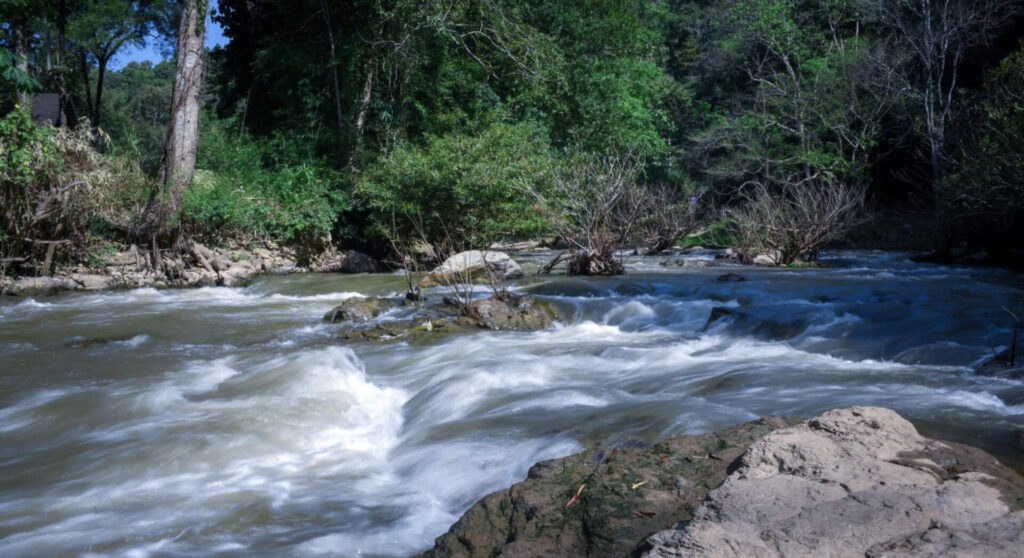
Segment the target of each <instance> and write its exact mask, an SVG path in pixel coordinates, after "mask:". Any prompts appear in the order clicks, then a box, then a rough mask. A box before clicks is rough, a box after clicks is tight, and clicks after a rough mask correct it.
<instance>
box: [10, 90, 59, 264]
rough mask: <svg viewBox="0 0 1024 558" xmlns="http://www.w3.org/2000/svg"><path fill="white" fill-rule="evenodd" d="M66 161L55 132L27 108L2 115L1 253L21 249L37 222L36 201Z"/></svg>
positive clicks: (51, 183) (44, 192) (43, 194)
mask: <svg viewBox="0 0 1024 558" xmlns="http://www.w3.org/2000/svg"><path fill="white" fill-rule="evenodd" d="M63 164H64V162H63V159H62V158H61V156H60V154H59V153H58V150H57V147H56V145H55V144H54V141H53V137H52V134H50V132H49V130H47V129H46V128H44V127H42V126H37V125H36V124H35V123H33V122H32V120H31V118H30V117H29V115H28V113H27V112H26V111H22V110H15V111H14V112H11V113H10V114H8V115H7V116H6V117H4V118H3V119H0V231H3V233H4V234H3V239H2V246H0V253H18V252H20V245H21V243H22V242H23V240H24V237H25V235H26V233H28V232H29V231H30V230H31V229H32V228H33V227H34V226H35V225H36V224H37V221H38V219H37V218H36V212H37V204H38V203H39V202H40V201H41V200H42V199H43V198H44V197H45V196H46V194H47V193H49V191H50V187H51V186H52V185H53V183H54V181H55V180H56V177H57V175H58V173H59V172H60V170H61V169H62V168H63Z"/></svg>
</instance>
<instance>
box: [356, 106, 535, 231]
mask: <svg viewBox="0 0 1024 558" xmlns="http://www.w3.org/2000/svg"><path fill="white" fill-rule="evenodd" d="M554 167H555V159H554V158H553V156H552V154H551V152H550V148H549V146H548V142H547V139H546V134H545V133H544V131H543V130H542V129H540V128H539V127H538V126H535V125H532V124H530V123H521V124H508V123H504V122H496V123H492V124H491V125H489V126H488V127H486V128H485V129H484V130H483V131H482V132H480V133H479V134H477V135H468V134H448V135H444V136H431V137H428V138H427V140H426V142H425V144H424V145H422V146H421V145H415V144H412V143H401V144H399V145H398V147H397V148H396V149H395V150H394V151H393V152H391V153H390V154H389V155H387V156H385V157H383V158H381V159H380V160H378V161H377V162H376V163H375V164H374V165H372V166H371V167H370V168H369V169H368V170H367V172H366V174H365V175H364V176H363V177H362V179H361V180H360V181H359V185H358V191H359V194H360V195H361V196H362V197H363V198H364V199H365V200H366V203H367V205H368V206H369V208H370V209H371V210H372V211H373V212H374V214H373V217H372V218H373V221H374V222H373V226H374V228H375V230H376V232H377V233H378V234H381V235H383V236H385V237H387V238H389V239H391V240H392V241H394V242H396V243H412V242H416V241H420V240H425V241H426V242H428V243H430V244H431V245H433V246H435V247H437V246H441V245H447V246H448V247H449V248H450V249H454V250H465V249H469V248H480V247H486V246H488V245H490V243H491V242H493V241H494V240H496V239H499V238H512V237H524V236H531V235H537V234H539V233H541V232H542V231H543V230H544V229H545V226H546V223H545V220H544V219H543V217H542V216H541V214H540V212H538V211H536V210H535V202H534V200H535V198H534V197H533V196H532V195H531V194H530V192H533V191H537V190H545V189H546V188H547V187H548V186H547V185H548V184H549V182H550V180H551V176H552V172H553V168H554Z"/></svg>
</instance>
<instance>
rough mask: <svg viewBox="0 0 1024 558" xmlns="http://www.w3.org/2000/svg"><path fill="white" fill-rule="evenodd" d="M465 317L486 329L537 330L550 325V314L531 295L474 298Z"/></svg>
mask: <svg viewBox="0 0 1024 558" xmlns="http://www.w3.org/2000/svg"><path fill="white" fill-rule="evenodd" d="M466 314H467V316H466V317H467V318H468V319H469V320H470V321H471V322H472V323H473V324H474V325H476V326H478V327H482V328H486V329H502V330H512V331H538V330H541V329H546V328H547V327H548V326H550V325H551V321H552V314H551V312H550V311H549V310H548V309H546V308H542V307H540V306H539V305H538V304H537V301H536V299H535V298H534V297H532V296H512V295H509V296H506V297H504V299H502V298H498V297H491V298H486V299H483V300H475V301H473V302H471V303H470V304H469V307H468V308H467V312H466Z"/></svg>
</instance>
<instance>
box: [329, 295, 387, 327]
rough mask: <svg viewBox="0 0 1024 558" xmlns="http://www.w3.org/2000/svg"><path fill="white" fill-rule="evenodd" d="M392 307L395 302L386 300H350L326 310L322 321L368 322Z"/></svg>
mask: <svg viewBox="0 0 1024 558" xmlns="http://www.w3.org/2000/svg"><path fill="white" fill-rule="evenodd" d="M394 307H395V302H394V301H393V300H391V299H388V298H350V299H348V300H346V301H345V302H342V303H341V304H339V305H337V306H335V307H334V308H331V309H330V310H328V311H327V313H326V314H324V321H328V322H331V323H335V322H346V321H352V322H368V321H370V320H372V319H374V318H376V317H377V316H379V315H380V314H381V313H383V312H385V311H387V310H390V309H391V308H394Z"/></svg>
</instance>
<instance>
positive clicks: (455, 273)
mask: <svg viewBox="0 0 1024 558" xmlns="http://www.w3.org/2000/svg"><path fill="white" fill-rule="evenodd" d="M492 276H493V279H494V280H495V281H504V280H507V279H516V278H519V277H522V276H523V270H522V268H520V267H519V264H518V263H516V261H515V260H513V259H512V258H510V257H509V255H508V254H505V253H504V252H494V251H490V250H488V251H486V252H481V251H480V250H469V251H466V252H459V253H458V254H455V255H454V256H452V257H450V258H448V259H447V260H445V261H444V263H442V264H441V265H439V266H438V267H437V268H436V269H434V270H433V271H431V272H430V274H429V275H427V276H426V277H424V278H423V280H422V281H420V284H419V287H420V288H421V289H428V288H431V287H436V286H438V285H454V284H462V283H483V284H487V283H490V281H491V279H492Z"/></svg>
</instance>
